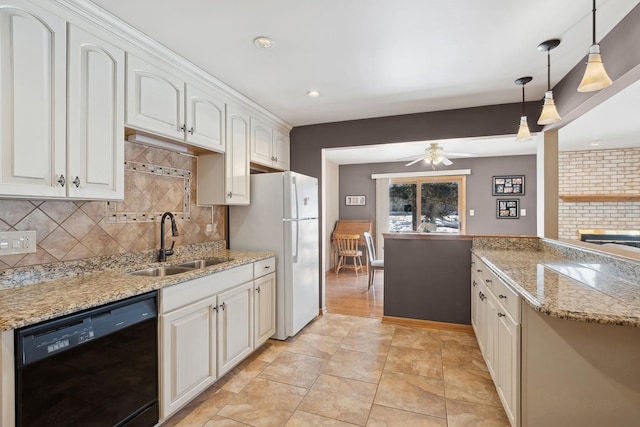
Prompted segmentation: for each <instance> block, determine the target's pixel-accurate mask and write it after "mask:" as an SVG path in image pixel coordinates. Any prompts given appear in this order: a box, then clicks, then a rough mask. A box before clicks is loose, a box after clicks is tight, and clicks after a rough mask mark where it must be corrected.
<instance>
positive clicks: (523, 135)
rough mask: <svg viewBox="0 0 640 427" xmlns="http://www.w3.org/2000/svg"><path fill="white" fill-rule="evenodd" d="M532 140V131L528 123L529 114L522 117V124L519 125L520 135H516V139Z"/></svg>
mask: <svg viewBox="0 0 640 427" xmlns="http://www.w3.org/2000/svg"><path fill="white" fill-rule="evenodd" d="M529 140H531V132H530V131H529V125H528V124H527V116H522V117H520V126H519V127H518V135H516V141H529Z"/></svg>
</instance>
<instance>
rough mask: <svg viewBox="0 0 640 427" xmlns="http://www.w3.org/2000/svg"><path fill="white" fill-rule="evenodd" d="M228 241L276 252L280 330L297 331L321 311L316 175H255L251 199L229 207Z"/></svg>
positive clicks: (281, 333) (282, 334) (284, 333)
mask: <svg viewBox="0 0 640 427" xmlns="http://www.w3.org/2000/svg"><path fill="white" fill-rule="evenodd" d="M229 247H230V248H231V249H239V250H260V251H262V250H264V251H274V252H275V253H276V283H277V285H276V333H275V334H274V335H273V337H272V338H275V339H279V340H285V339H287V338H288V337H291V336H294V335H295V334H296V333H298V332H299V331H300V330H301V329H302V328H303V327H304V326H305V325H307V324H308V323H309V322H310V321H311V320H313V318H314V317H316V316H317V315H318V313H319V307H320V303H319V299H320V297H319V292H320V287H319V268H320V262H319V257H320V253H319V241H318V180H317V179H316V178H313V177H310V176H306V175H302V174H299V173H295V172H277V173H263V174H255V175H251V204H250V205H249V206H231V207H229Z"/></svg>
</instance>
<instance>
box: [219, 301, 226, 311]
mask: <svg viewBox="0 0 640 427" xmlns="http://www.w3.org/2000/svg"><path fill="white" fill-rule="evenodd" d="M220 308H221V309H222V310H223V311H224V309H225V308H227V303H226V302H223V303H222V304H221V305H220Z"/></svg>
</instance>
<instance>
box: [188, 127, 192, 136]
mask: <svg viewBox="0 0 640 427" xmlns="http://www.w3.org/2000/svg"><path fill="white" fill-rule="evenodd" d="M189 133H190V134H191V135H193V126H191V127H190V128H189Z"/></svg>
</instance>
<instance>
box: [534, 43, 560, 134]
mask: <svg viewBox="0 0 640 427" xmlns="http://www.w3.org/2000/svg"><path fill="white" fill-rule="evenodd" d="M558 45H560V40H558V39H551V40H547V41H545V42H542V43H540V44H539V45H538V50H539V51H540V52H545V51H546V52H547V91H546V92H545V93H544V104H543V105H542V113H541V114H540V118H539V119H538V124H539V125H550V124H551V123H555V122H559V121H560V114H558V110H557V109H556V103H555V102H554V101H553V92H552V91H551V54H550V53H549V52H550V51H551V50H552V49H555V48H557V47H558Z"/></svg>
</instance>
